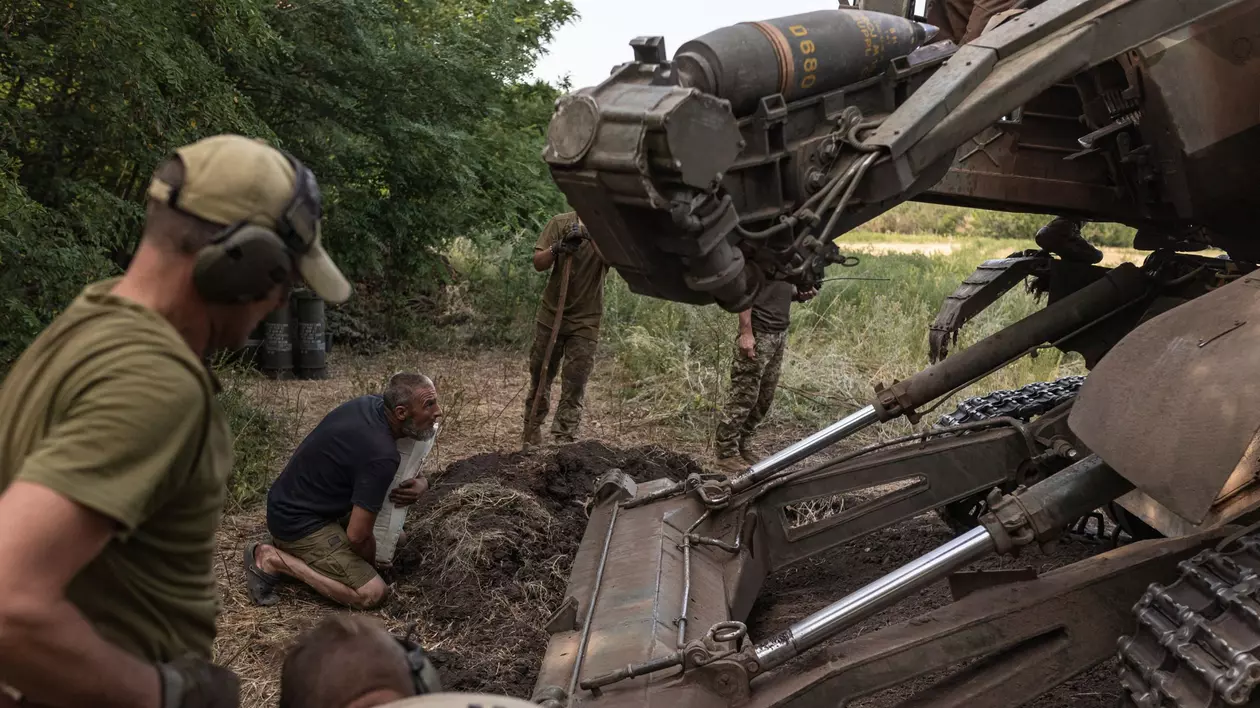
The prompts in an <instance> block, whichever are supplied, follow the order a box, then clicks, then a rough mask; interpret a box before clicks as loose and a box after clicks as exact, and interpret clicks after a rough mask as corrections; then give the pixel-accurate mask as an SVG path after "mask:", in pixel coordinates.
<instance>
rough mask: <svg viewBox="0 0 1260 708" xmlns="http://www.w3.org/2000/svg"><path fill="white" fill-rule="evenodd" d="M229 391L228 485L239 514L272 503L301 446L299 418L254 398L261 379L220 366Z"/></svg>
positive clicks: (222, 399)
mask: <svg viewBox="0 0 1260 708" xmlns="http://www.w3.org/2000/svg"><path fill="white" fill-rule="evenodd" d="M216 374H217V375H218V377H219V381H220V383H221V384H222V386H223V390H222V391H221V392H220V393H219V403H220V405H222V406H223V411H224V413H225V414H226V415H227V419H228V425H229V426H230V427H231V429H232V436H233V437H232V452H233V455H234V462H233V465H232V477H231V480H230V481H229V482H228V510H229V511H239V510H242V509H247V508H249V507H252V506H255V505H257V504H260V503H262V502H263V501H265V500H266V499H267V490H268V489H270V488H271V482H272V481H273V480H274V479H275V478H276V476H277V475H279V474H280V470H282V469H284V464H285V462H286V461H287V459H288V456H289V454H290V453H291V452H292V451H293V449H294V448H295V447H296V445H297V442H298V441H297V423H298V415H297V412H296V411H295V410H292V409H289V408H286V407H285V406H284V405H281V404H279V403H278V402H277V401H274V400H271V401H268V402H267V403H266V404H265V405H264V404H263V403H262V402H260V401H258V400H257V399H256V397H255V395H254V394H253V389H252V387H251V385H250V384H251V382H252V381H254V380H256V378H257V376H258V374H256V373H254V372H252V371H249V370H247V369H245V368H243V367H240V366H236V365H223V366H219V367H216Z"/></svg>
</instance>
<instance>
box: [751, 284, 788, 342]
mask: <svg viewBox="0 0 1260 708" xmlns="http://www.w3.org/2000/svg"><path fill="white" fill-rule="evenodd" d="M795 294H796V286H795V285H792V284H791V283H789V282H786V281H783V280H771V281H770V282H768V283H766V284H764V285H762V286H761V292H759V293H757V299H756V300H754V301H753V306H752V328H753V331H754V332H762V333H764V334H776V333H778V332H786V331H787V328H788V324H789V322H790V320H791V312H790V311H791V309H792V296H793V295H795Z"/></svg>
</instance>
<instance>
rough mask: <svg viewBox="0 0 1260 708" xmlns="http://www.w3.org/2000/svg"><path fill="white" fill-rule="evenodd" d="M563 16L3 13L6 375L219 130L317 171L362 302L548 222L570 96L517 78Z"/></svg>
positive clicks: (460, 6)
mask: <svg viewBox="0 0 1260 708" xmlns="http://www.w3.org/2000/svg"><path fill="white" fill-rule="evenodd" d="M573 15H574V10H573V7H572V6H571V4H570V3H569V2H568V1H567V0H267V1H264V2H260V1H257V0H188V1H186V2H179V3H172V2H168V1H167V0H56V1H50V0H11V1H10V2H8V3H5V4H4V5H3V6H2V7H0V332H3V333H4V334H3V335H0V366H2V365H3V364H4V363H5V362H6V361H7V360H9V359H10V358H11V357H12V356H13V355H14V354H15V353H16V352H18V351H20V350H21V348H22V346H24V344H25V342H26V341H27V340H28V339H29V337H30V336H31V335H32V334H33V333H34V332H36V331H38V329H39V327H40V326H42V324H43V323H45V322H46V321H47V320H48V319H49V318H50V317H51V316H52V315H53V314H55V312H56V311H57V309H58V308H60V307H62V306H64V304H65V303H66V302H67V301H68V300H69V299H70V298H71V297H73V295H74V294H75V293H76V292H78V290H79V289H80V288H81V287H82V286H83V285H84V284H85V283H86V282H87V281H89V280H90V279H92V278H97V277H100V276H101V275H104V274H107V273H110V272H117V270H118V269H119V268H121V267H122V266H123V265H125V263H126V259H127V255H128V254H129V253H130V252H131V250H132V249H133V248H134V246H135V242H136V237H137V235H138V233H139V227H140V220H141V217H142V213H143V210H142V200H143V193H144V190H145V187H146V185H147V184H148V178H149V175H150V174H151V171H152V169H153V167H154V166H155V165H156V164H157V163H158V162H159V161H160V160H161V159H162V158H163V157H165V155H166V154H168V152H169V151H170V150H171V149H172V148H174V147H177V146H179V145H182V144H185V143H188V142H191V141H193V140H196V139H198V138H201V137H204V136H207V135H213V134H216V133H223V132H237V133H242V134H246V135H252V136H257V137H260V138H264V139H266V140H269V141H272V142H274V143H275V144H277V145H279V146H281V147H283V148H284V149H286V150H289V151H290V152H292V153H294V154H295V155H297V156H298V157H299V158H300V159H302V161H303V162H305V163H306V164H307V165H308V166H310V167H311V168H312V169H313V170H314V171H315V173H316V175H317V176H318V177H319V179H320V183H321V185H322V187H323V189H324V199H325V209H326V221H325V226H324V231H325V234H326V239H327V241H328V246H329V249H330V250H331V251H332V252H333V254H334V256H335V257H336V258H337V260H338V262H339V263H342V264H343V265H344V267H345V269H346V270H347V272H348V274H349V275H350V276H351V278H352V279H353V280H355V281H356V282H357V283H358V285H359V292H360V293H361V294H363V295H364V296H365V301H366V303H367V304H366V305H363V304H361V305H359V306H360V307H371V306H374V305H373V303H376V304H377V305H379V304H380V303H387V304H391V303H392V304H393V305H397V304H398V303H404V302H406V301H407V299H408V298H409V297H410V296H411V295H413V294H415V293H417V292H420V291H423V290H424V289H425V286H426V284H427V282H428V281H429V280H430V279H432V278H434V277H438V276H439V275H440V273H441V272H442V271H440V270H438V269H436V268H434V267H433V266H434V264H435V257H434V255H433V254H434V253H435V252H436V251H437V250H438V249H440V248H441V247H442V246H443V245H444V244H445V243H447V242H448V241H449V240H450V239H452V238H455V237H457V236H471V237H474V238H494V237H495V235H496V234H507V233H514V232H515V231H516V230H519V229H521V228H529V229H537V228H538V227H539V226H540V225H541V223H542V222H543V221H544V220H545V219H546V218H547V216H549V214H550V213H552V212H554V211H555V210H557V209H559V208H562V206H563V200H562V197H561V196H560V195H559V193H558V192H557V191H556V190H555V188H554V187H553V186H552V185H551V183H550V181H549V180H548V179H547V175H546V171H545V166H544V165H543V164H542V163H541V160H540V159H539V150H540V149H541V145H542V134H543V133H542V131H543V129H544V128H545V126H546V123H547V120H548V119H549V117H550V112H551V107H552V105H553V103H554V101H555V99H556V98H557V96H558V90H557V89H556V88H554V87H551V86H548V85H546V84H540V83H529V82H528V81H527V76H528V74H529V72H530V70H531V69H532V67H533V65H534V62H535V61H536V59H537V57H538V55H539V53H540V52H541V48H542V47H543V45H544V44H545V43H546V42H547V41H548V40H549V39H550V38H551V36H552V33H553V32H554V31H555V30H556V29H557V28H558V27H559V26H560V25H562V24H563V23H565V22H567V21H568V20H569V19H570V18H571V17H572V16H573ZM386 321H388V320H386ZM393 334H396V332H394V333H393Z"/></svg>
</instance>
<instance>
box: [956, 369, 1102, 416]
mask: <svg viewBox="0 0 1260 708" xmlns="http://www.w3.org/2000/svg"><path fill="white" fill-rule="evenodd" d="M1084 383H1085V377H1084V376H1064V377H1063V378H1061V379H1057V380H1055V381H1039V382H1037V383H1030V384H1028V385H1027V386H1023V387H1020V388H1017V389H1015V390H1013V391H994V392H993V393H989V394H986V395H983V396H975V397H973V398H968V399H967V400H965V401H963V402H961V403H959V404H958V407H957V408H956V409H954V412H953V413H950V414H948V415H943V416H941V417H940V418H939V419H937V421H936V427H938V428H948V427H950V426H954V425H962V424H963V423H974V422H976V421H981V420H987V419H989V418H998V417H1002V416H1006V417H1010V418H1016V419H1019V420H1022V421H1024V422H1028V421H1029V420H1031V419H1032V418H1033V417H1034V416H1039V415H1041V414H1043V413H1046V412H1048V411H1050V410H1053V409H1054V408H1056V407H1058V406H1059V405H1061V404H1063V403H1066V402H1067V401H1070V400H1071V399H1072V398H1074V397H1075V396H1076V394H1077V393H1079V392H1080V390H1081V385H1082V384H1084Z"/></svg>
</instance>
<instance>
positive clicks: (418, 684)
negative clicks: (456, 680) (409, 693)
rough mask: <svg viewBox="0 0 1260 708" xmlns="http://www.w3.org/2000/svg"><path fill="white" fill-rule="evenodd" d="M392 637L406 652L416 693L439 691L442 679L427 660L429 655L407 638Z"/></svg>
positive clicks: (418, 694)
mask: <svg viewBox="0 0 1260 708" xmlns="http://www.w3.org/2000/svg"><path fill="white" fill-rule="evenodd" d="M394 639H396V640H397V641H398V643H399V644H401V645H402V648H403V651H404V652H406V653H407V668H408V670H410V671H411V681H412V684H413V685H414V686H415V689H416V695H417V696H423V695H425V694H429V693H441V692H442V679H441V678H440V677H439V676H438V670H437V668H436V667H434V666H433V662H432V661H430V660H429V655H428V654H426V653H425V651H424V648H423V647H421V646H420V645H419V644H417V643H415V642H413V641H411V640H409V639H401V638H399V637H394Z"/></svg>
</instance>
